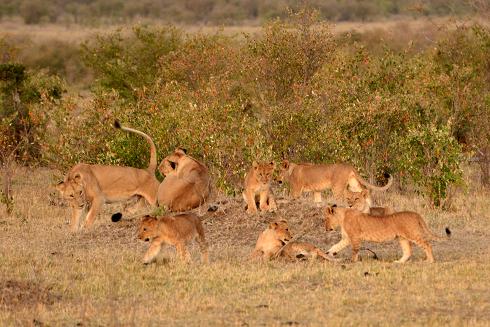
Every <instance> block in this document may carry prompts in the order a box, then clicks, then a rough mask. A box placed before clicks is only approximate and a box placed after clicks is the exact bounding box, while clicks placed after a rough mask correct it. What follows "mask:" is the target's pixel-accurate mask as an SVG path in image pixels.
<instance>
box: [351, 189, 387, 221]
mask: <svg viewBox="0 0 490 327" xmlns="http://www.w3.org/2000/svg"><path fill="white" fill-rule="evenodd" d="M345 199H346V201H347V205H348V206H349V207H350V208H353V209H356V210H359V211H360V212H362V213H368V214H370V215H371V216H387V215H391V214H393V213H395V210H393V208H391V207H372V206H371V197H370V195H369V190H366V189H364V190H362V191H361V192H351V191H349V190H346V191H345Z"/></svg>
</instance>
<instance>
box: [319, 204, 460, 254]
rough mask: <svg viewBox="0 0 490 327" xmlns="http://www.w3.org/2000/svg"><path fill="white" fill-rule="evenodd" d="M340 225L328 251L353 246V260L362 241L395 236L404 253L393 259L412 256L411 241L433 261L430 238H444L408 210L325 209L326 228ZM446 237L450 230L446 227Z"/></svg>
mask: <svg viewBox="0 0 490 327" xmlns="http://www.w3.org/2000/svg"><path fill="white" fill-rule="evenodd" d="M337 226H340V228H341V231H342V239H341V240H340V242H338V243H337V244H335V245H334V246H332V247H331V248H330V249H329V250H328V251H327V254H332V255H336V254H337V253H338V252H339V251H341V250H342V249H344V248H345V247H347V246H348V245H349V244H351V245H352V261H354V262H355V261H357V260H358V254H359V248H360V246H361V241H371V242H386V241H391V240H394V239H396V238H398V240H399V242H400V246H401V248H402V251H403V256H402V257H401V258H400V259H399V260H397V261H395V262H398V263H404V262H406V261H407V260H408V259H409V258H410V256H411V255H412V247H411V244H410V242H413V243H415V244H417V245H418V246H420V247H421V248H422V249H424V251H425V254H426V257H427V261H428V262H431V263H432V262H434V256H433V255H432V246H431V245H430V243H429V240H430V239H445V238H443V237H439V236H436V235H434V234H433V233H432V232H431V231H430V230H429V229H428V227H427V225H426V223H425V222H424V220H423V218H422V217H421V216H420V215H419V214H417V213H415V212H410V211H404V212H397V213H394V214H392V215H388V216H383V217H376V216H372V215H368V214H365V213H362V212H359V211H358V210H355V209H351V208H339V207H335V206H334V207H327V208H325V229H326V230H327V231H330V230H334V228H336V227H337ZM446 234H447V236H448V237H449V235H450V234H451V231H450V230H449V228H446Z"/></svg>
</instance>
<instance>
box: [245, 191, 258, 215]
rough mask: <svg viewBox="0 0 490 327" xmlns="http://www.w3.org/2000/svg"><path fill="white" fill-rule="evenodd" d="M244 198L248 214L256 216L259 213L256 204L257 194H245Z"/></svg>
mask: <svg viewBox="0 0 490 327" xmlns="http://www.w3.org/2000/svg"><path fill="white" fill-rule="evenodd" d="M243 198H244V199H245V202H247V207H248V208H247V213H248V214H255V213H257V205H256V204H255V194H254V193H253V192H244V193H243Z"/></svg>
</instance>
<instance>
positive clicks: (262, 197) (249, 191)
mask: <svg viewBox="0 0 490 327" xmlns="http://www.w3.org/2000/svg"><path fill="white" fill-rule="evenodd" d="M274 169H275V164H274V162H270V163H257V162H255V161H254V162H253V163H252V168H250V170H249V171H248V172H247V174H246V175H245V182H244V185H243V186H244V191H243V193H242V195H243V199H244V200H245V203H246V204H247V213H249V214H254V213H257V205H256V203H255V200H256V196H257V195H258V196H259V208H260V210H261V211H275V210H276V209H277V205H276V201H275V199H274V195H273V194H272V191H271V185H270V183H271V181H272V176H273V174H274Z"/></svg>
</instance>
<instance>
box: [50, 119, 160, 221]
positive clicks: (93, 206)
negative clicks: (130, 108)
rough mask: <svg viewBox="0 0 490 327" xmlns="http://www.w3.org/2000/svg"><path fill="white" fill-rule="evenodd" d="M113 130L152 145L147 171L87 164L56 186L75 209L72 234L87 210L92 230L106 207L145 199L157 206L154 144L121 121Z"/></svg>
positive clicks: (115, 216)
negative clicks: (124, 125)
mask: <svg viewBox="0 0 490 327" xmlns="http://www.w3.org/2000/svg"><path fill="white" fill-rule="evenodd" d="M114 126H115V127H116V128H118V129H122V130H124V131H128V132H131V133H135V134H138V135H140V136H143V137H144V138H145V139H146V141H147V142H148V144H149V145H150V163H149V164H148V167H147V168H145V169H139V168H134V167H124V166H109V165H90V164H84V163H79V164H76V165H75V166H73V168H71V169H70V171H69V172H68V174H67V175H66V176H65V179H64V181H62V182H60V183H59V184H58V185H57V186H56V188H57V189H58V190H59V191H60V193H61V195H62V196H63V197H64V198H65V199H66V200H68V202H69V203H70V206H71V208H72V215H71V223H70V225H71V230H72V231H76V230H78V229H79V228H80V218H81V216H82V213H83V211H84V209H85V207H88V213H87V216H86V220H85V224H84V227H87V228H89V227H91V226H92V224H93V223H94V220H95V218H96V216H97V214H98V213H99V211H100V210H101V208H102V206H103V205H104V204H105V203H114V202H122V201H128V200H134V199H135V198H144V199H145V200H146V201H147V202H148V203H149V204H150V205H152V206H153V205H156V202H157V197H156V196H157V190H158V186H159V184H160V182H159V181H158V180H157V179H156V177H155V170H156V167H157V151H156V147H155V144H154V143H153V140H152V139H151V138H150V137H149V136H148V135H146V134H145V133H143V132H140V131H138V130H135V129H132V128H128V127H123V126H121V124H120V123H119V122H118V121H115V123H114ZM121 216H122V215H121V214H120V213H117V214H114V215H113V217H112V220H113V221H117V220H119V219H121Z"/></svg>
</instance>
